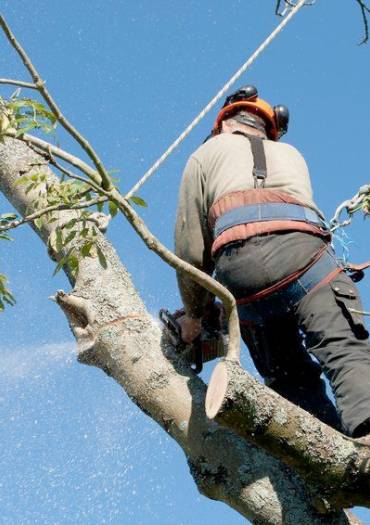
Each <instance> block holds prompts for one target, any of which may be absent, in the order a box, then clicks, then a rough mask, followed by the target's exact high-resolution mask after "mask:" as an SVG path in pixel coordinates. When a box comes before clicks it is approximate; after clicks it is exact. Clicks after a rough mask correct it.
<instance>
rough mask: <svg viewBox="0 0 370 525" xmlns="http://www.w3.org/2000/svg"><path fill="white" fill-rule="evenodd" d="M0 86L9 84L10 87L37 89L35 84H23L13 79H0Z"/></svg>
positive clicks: (21, 81)
mask: <svg viewBox="0 0 370 525" xmlns="http://www.w3.org/2000/svg"><path fill="white" fill-rule="evenodd" d="M0 84H9V85H11V86H18V87H23V88H28V89H37V86H36V84H33V83H32V82H23V80H14V79H13V78H0Z"/></svg>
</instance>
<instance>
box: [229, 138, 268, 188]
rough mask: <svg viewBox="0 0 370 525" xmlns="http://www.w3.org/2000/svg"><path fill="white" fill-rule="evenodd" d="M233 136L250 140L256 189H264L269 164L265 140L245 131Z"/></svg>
mask: <svg viewBox="0 0 370 525" xmlns="http://www.w3.org/2000/svg"><path fill="white" fill-rule="evenodd" d="M233 135H242V136H243V137H245V138H246V139H248V140H249V142H250V145H251V149H252V155H253V163H254V166H253V178H254V187H255V188H264V187H265V180H266V177H267V163H266V154H265V148H264V146H263V139H261V138H260V137H256V136H254V135H248V134H247V133H244V132H243V131H234V132H233Z"/></svg>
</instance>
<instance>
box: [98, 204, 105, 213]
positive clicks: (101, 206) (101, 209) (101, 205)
mask: <svg viewBox="0 0 370 525" xmlns="http://www.w3.org/2000/svg"><path fill="white" fill-rule="evenodd" d="M104 204H105V203H104V202H98V204H97V205H96V207H97V209H98V211H100V213H101V212H102V211H103V209H104Z"/></svg>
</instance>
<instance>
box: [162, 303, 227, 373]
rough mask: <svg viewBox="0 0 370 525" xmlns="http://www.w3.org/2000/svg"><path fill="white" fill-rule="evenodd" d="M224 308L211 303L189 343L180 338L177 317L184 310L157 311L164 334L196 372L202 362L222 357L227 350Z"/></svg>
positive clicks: (198, 371) (181, 314)
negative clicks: (200, 326)
mask: <svg viewBox="0 0 370 525" xmlns="http://www.w3.org/2000/svg"><path fill="white" fill-rule="evenodd" d="M223 312H224V310H223V308H222V305H221V304H220V303H212V305H209V306H208V307H207V309H206V312H205V314H204V316H203V318H202V330H201V333H200V334H199V335H198V337H196V338H195V339H194V341H193V342H192V343H191V344H187V343H185V342H184V341H183V340H182V338H181V326H180V323H179V322H178V319H179V318H180V317H182V316H183V315H185V310H183V309H181V310H176V312H174V313H170V312H169V311H168V310H166V309H165V308H162V309H161V310H160V311H159V319H160V320H161V322H162V324H163V326H164V331H165V334H166V336H167V337H168V339H169V341H170V342H171V343H172V345H173V346H174V347H175V349H176V351H177V352H178V353H181V354H183V355H184V357H185V358H186V360H187V361H188V362H189V363H190V364H191V365H194V366H192V369H193V370H194V372H195V373H196V374H199V373H200V372H201V371H202V370H203V363H206V362H207V361H212V360H213V359H216V358H217V357H223V356H224V355H225V354H226V351H227V345H228V339H229V337H228V333H227V324H226V321H225V316H224V313H223Z"/></svg>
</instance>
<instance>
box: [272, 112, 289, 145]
mask: <svg viewBox="0 0 370 525" xmlns="http://www.w3.org/2000/svg"><path fill="white" fill-rule="evenodd" d="M274 114H275V122H276V129H277V131H278V138H280V137H282V136H283V135H285V133H287V131H288V126H289V109H288V108H287V107H286V106H284V105H283V104H280V105H278V106H275V107H274Z"/></svg>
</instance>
